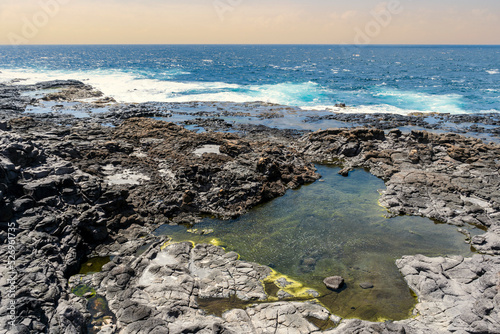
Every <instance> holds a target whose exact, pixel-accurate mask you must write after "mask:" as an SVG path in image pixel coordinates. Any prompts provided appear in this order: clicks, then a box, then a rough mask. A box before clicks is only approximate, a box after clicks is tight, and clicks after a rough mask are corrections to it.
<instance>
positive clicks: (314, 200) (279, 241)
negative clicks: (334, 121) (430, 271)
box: [155, 166, 478, 321]
mask: <svg viewBox="0 0 500 334" xmlns="http://www.w3.org/2000/svg"><path fill="white" fill-rule="evenodd" d="M318 170H319V172H320V173H321V174H322V175H323V180H322V182H316V183H314V184H312V185H308V186H304V187H302V188H301V189H299V190H293V191H288V192H287V193H286V194H285V196H283V197H281V198H278V199H275V200H273V201H272V202H270V203H266V204H264V205H261V206H259V207H256V208H254V209H253V210H252V211H251V212H249V213H248V214H246V215H244V216H242V217H240V218H238V219H235V220H232V221H220V220H216V219H210V218H206V219H204V220H203V222H202V223H200V224H197V225H196V229H198V230H210V231H211V233H210V234H209V235H203V234H196V233H189V232H187V228H186V227H184V226H170V225H165V226H162V227H161V228H159V229H158V230H157V231H156V232H155V234H157V235H168V236H169V237H171V238H172V241H173V242H178V241H186V240H189V241H191V242H194V243H212V244H217V245H220V246H222V247H224V248H225V249H226V250H228V251H235V252H237V253H239V254H240V255H241V258H242V260H246V261H253V262H258V263H261V264H264V265H268V266H270V267H271V268H273V269H275V270H276V271H275V272H273V274H272V275H271V277H270V278H268V279H266V280H265V282H263V284H264V285H265V287H266V290H268V291H269V292H270V293H271V294H270V296H271V298H270V300H274V299H275V297H274V293H275V289H274V288H273V287H272V286H271V285H270V283H272V284H274V283H273V282H274V281H275V280H276V279H278V277H279V275H286V276H284V277H286V278H287V280H289V281H293V282H294V285H293V286H291V287H288V288H284V289H283V290H285V291H286V292H289V293H291V294H292V295H293V296H294V298H295V299H302V300H303V299H305V298H309V299H311V298H312V296H310V295H309V294H308V293H307V291H308V290H309V289H311V288H313V289H315V290H316V291H318V292H319V293H320V295H321V296H320V297H319V298H318V300H319V301H320V302H321V303H322V304H323V305H325V306H326V307H327V308H328V309H329V310H330V311H331V312H332V313H334V314H336V315H339V316H341V317H344V318H359V319H364V320H371V321H385V320H401V319H405V318H408V317H410V316H411V312H412V309H413V307H414V305H415V304H416V298H415V296H414V294H412V292H411V291H410V290H409V288H408V286H407V284H406V283H405V281H404V280H403V277H402V276H401V274H400V273H399V271H398V269H397V267H396V265H395V263H394V262H395V260H396V259H398V258H400V257H401V256H403V255H412V254H423V255H427V256H442V255H456V254H460V255H464V256H468V255H471V249H470V246H469V245H468V244H467V243H465V240H464V236H463V235H462V234H460V233H459V232H458V231H457V228H456V227H455V226H450V225H446V224H439V223H436V222H433V221H432V220H430V219H427V218H422V217H412V216H399V217H394V218H390V219H388V218H385V215H386V214H387V211H386V210H385V209H384V208H382V207H381V206H379V205H378V199H379V193H378V190H379V189H384V188H385V185H384V182H383V181H382V180H380V179H378V178H376V177H374V176H373V175H371V174H369V173H367V172H366V171H364V170H361V169H358V170H354V171H353V172H351V173H350V174H349V177H347V178H345V177H342V176H340V175H338V174H337V172H338V171H339V168H332V167H328V166H318ZM212 230H213V232H212ZM471 232H474V231H471ZM476 232H478V231H476ZM332 275H341V276H343V277H344V278H345V282H346V288H345V289H343V290H342V291H340V292H334V291H330V290H328V289H327V288H326V287H325V286H324V284H323V283H322V281H323V279H324V278H325V277H328V276H332ZM363 282H369V283H371V284H373V286H374V287H373V288H372V289H362V288H361V287H360V286H359V284H360V283H363ZM273 297H274V298H273ZM219 302H220V304H221V305H222V304H227V303H226V302H225V301H219ZM211 303H212V304H216V303H217V301H211ZM236 304H237V303H236ZM220 307H221V308H225V309H227V307H228V306H227V305H224V306H220ZM243 307H244V305H243V306H241V308H243ZM215 308H216V307H215Z"/></svg>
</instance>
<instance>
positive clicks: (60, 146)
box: [0, 81, 500, 333]
mask: <svg viewBox="0 0 500 334" xmlns="http://www.w3.org/2000/svg"><path fill="white" fill-rule="evenodd" d="M82 99H84V101H83V102H76V101H80V100H82ZM44 103H49V105H48V106H49V107H48V110H44V112H33V111H34V110H35V109H36V108H40V106H44ZM45 107H47V106H46V105H45ZM181 107H182V108H187V107H189V108H191V109H193V110H194V111H193V113H190V114H189V117H188V118H186V117H184V116H185V115H182V113H183V111H182V110H184V109H182V108H181ZM210 108H212V109H215V112H216V113H217V114H210V113H209V112H208V111H207V110H212V109H210ZM245 108H246V109H245ZM287 108H288V107H283V106H274V105H268V104H264V103H255V104H245V105H239V106H235V105H234V104H223V103H221V104H218V105H215V106H214V105H211V104H208V103H192V104H189V106H186V105H185V104H182V105H176V106H175V105H171V104H161V103H146V104H126V105H125V104H117V103H115V102H114V101H113V100H112V99H111V98H107V97H104V96H103V95H102V93H100V92H99V91H96V90H95V89H93V88H92V87H89V86H86V85H84V84H83V83H81V82H78V81H52V82H45V83H39V84H36V85H19V84H16V85H14V84H0V134H1V137H0V166H1V168H0V194H1V196H0V226H1V229H0V241H1V246H0V254H1V258H2V262H1V263H0V274H1V276H0V286H1V301H0V319H2V321H1V322H0V323H1V326H2V327H1V328H0V332H5V333H7V332H8V333H87V332H91V333H97V332H100V333H319V332H324V333H424V332H429V331H430V332H432V333H497V332H500V322H499V320H500V319H499V313H498V312H499V311H500V306H499V302H500V296H498V291H499V288H500V282H499V279H500V257H499V255H500V190H499V189H500V175H499V167H500V161H499V157H500V145H498V144H496V143H495V142H498V131H499V129H500V127H499V126H498V125H499V118H498V115H483V116H466V115H457V116H453V115H448V116H436V117H437V118H439V119H441V122H436V121H435V119H434V118H433V119H430V118H429V117H422V116H421V115H415V116H397V115H376V116H375V115H358V114H335V115H331V116H318V117H316V118H315V119H312V118H305V119H303V123H304V124H308V123H311V122H312V123H314V122H319V121H321V120H325V119H326V118H329V120H332V119H334V121H335V122H342V124H341V125H343V124H345V127H344V128H337V129H329V130H318V131H314V132H312V131H311V130H309V129H307V127H304V128H301V129H293V128H286V127H282V128H279V129H275V128H271V127H268V126H265V125H262V124H256V123H252V122H250V123H249V122H235V123H232V122H229V121H228V120H227V119H225V118H224V117H228V115H229V116H230V117H233V118H234V117H240V118H241V119H242V120H243V119H249V118H255V119H260V120H264V121H265V120H271V121H272V120H275V119H278V120H279V119H280V118H285V119H286V117H285V116H283V113H288V112H289V110H288V109H287ZM42 109H43V108H42ZM63 109H64V110H66V111H65V112H58V111H61V110H63ZM97 109H99V110H100V111H99V112H96V110H97ZM68 110H69V112H68ZM176 110H177V111H176ZM231 110H236V111H233V112H231ZM242 110H247V111H248V113H245V112H243V111H242ZM252 110H258V111H259V112H258V113H257V114H252V113H251V111H252ZM47 111H50V112H49V113H47ZM82 111H83V112H84V113H86V117H75V116H74V115H72V114H71V112H74V113H78V112H82ZM293 112H294V113H297V111H296V110H295V111H293ZM180 116H183V118H180V119H179V117H180ZM153 117H155V118H157V119H153ZM164 120H167V121H168V120H171V121H175V120H177V124H174V123H170V122H165V121H164ZM454 122H456V123H464V122H465V123H467V126H466V127H460V128H458V129H456V130H457V131H455V132H458V133H460V132H463V131H472V132H474V133H481V134H483V135H484V134H488V136H489V137H488V138H489V140H488V142H485V141H482V140H481V139H479V138H475V137H464V136H462V135H460V134H457V133H451V132H446V133H439V132H443V131H447V130H450V129H449V126H450V124H451V123H453V124H456V123H454ZM264 123H265V124H266V122H264ZM325 124H328V123H325ZM181 125H182V126H181ZM268 125H272V123H270V124H268ZM193 126H194V127H195V128H197V129H198V130H199V129H200V128H202V129H203V131H198V132H195V131H190V130H188V129H190V128H192V127H193ZM415 126H417V127H418V128H415V129H412V127H415ZM408 127H409V128H408ZM398 128H399V129H398ZM405 128H408V131H405ZM421 128H424V129H427V130H429V131H434V133H432V132H428V131H424V130H422V129H421ZM464 129H465V130H464ZM436 131H437V132H436ZM476 137H477V136H476ZM479 137H480V136H479ZM315 162H333V163H336V164H338V165H341V166H342V167H343V170H342V173H343V174H344V175H348V173H349V171H350V170H351V169H352V168H356V167H363V168H367V169H369V170H370V172H371V173H372V174H374V175H376V176H378V177H381V178H383V179H384V180H385V181H386V185H387V189H386V190H385V191H384V192H383V194H382V196H381V199H380V202H381V204H382V205H384V206H385V207H387V208H388V210H389V211H390V214H393V215H398V214H411V215H421V216H425V217H429V218H433V219H436V220H439V221H442V222H445V223H448V224H453V225H457V226H459V227H460V226H464V225H465V226H466V225H474V226H477V227H480V228H482V229H484V230H485V233H484V234H483V235H479V236H474V237H470V236H469V238H470V239H469V241H470V244H471V246H472V247H474V249H476V250H477V251H478V254H477V255H474V256H473V257H472V258H465V259H464V258H461V257H458V256H451V255H450V257H447V258H428V257H423V256H420V255H413V256H405V257H403V258H402V259H400V260H398V261H397V263H396V265H397V266H398V268H399V269H400V271H401V273H402V274H403V275H404V277H405V280H406V281H407V282H408V285H409V287H410V288H411V289H412V290H413V291H414V292H415V293H416V294H417V296H418V300H419V303H418V304H417V307H416V309H415V311H414V317H413V318H411V319H408V320H403V321H396V322H391V321H388V322H382V323H370V322H367V321H361V320H355V319H351V320H347V319H344V320H342V319H340V318H339V317H337V316H336V315H333V314H331V313H330V312H329V311H328V310H327V309H325V308H324V307H323V306H321V305H320V304H319V303H317V302H316V301H315V299H314V292H309V293H310V298H308V299H309V300H307V301H302V302H299V301H290V300H287V299H286V297H287V292H286V289H285V288H282V289H280V291H282V292H281V293H279V294H278V296H282V300H272V299H271V298H270V297H269V295H268V294H267V293H266V289H265V286H264V284H263V282H264V281H265V280H266V279H268V278H269V277H270V276H272V271H271V269H270V268H268V267H265V266H262V265H260V264H255V263H247V262H245V261H241V260H240V259H239V257H238V255H237V254H235V253H231V252H229V253H226V252H225V251H224V250H223V249H222V248H220V247H218V246H215V245H192V244H190V243H178V244H176V243H169V240H168V239H165V238H159V237H154V236H152V231H153V230H154V229H155V228H157V227H158V226H160V225H162V224H194V223H196V222H197V221H199V219H200V217H201V215H206V214H209V215H215V216H218V217H221V218H231V217H236V216H238V215H241V214H243V213H245V212H246V211H248V210H249V209H250V208H252V207H254V206H255V205H257V204H259V203H263V202H265V201H269V200H271V199H273V198H276V197H278V196H281V195H283V194H284V193H285V192H286V191H287V190H288V189H294V188H297V187H300V186H301V185H303V184H307V183H311V182H314V181H315V180H317V179H319V178H320V175H318V174H317V173H316V171H315V167H314V163H315ZM12 226H15V227H14V228H13V227H12ZM9 228H11V229H10V230H9ZM14 234H15V238H12V236H13V235H14ZM12 240H14V242H12ZM9 242H10V244H11V245H14V249H15V252H13V251H12V249H13V248H12V247H10V248H9ZM11 253H14V255H11ZM9 255H11V256H12V257H11V258H9ZM95 256H112V259H111V261H110V262H109V263H107V264H105V265H104V266H103V267H102V271H100V272H98V273H95V274H92V275H76V274H78V271H79V268H80V266H81V265H82V263H83V262H84V261H85V260H86V259H89V258H93V257H95ZM9 259H12V260H14V259H15V268H12V266H11V265H10V264H9ZM11 262H12V261H11ZM13 273H15V274H17V276H15V277H14V276H13ZM75 275H76V276H75ZM12 277H14V278H15V279H14V280H12ZM285 285H286V284H285ZM82 286H84V287H86V289H87V290H85V292H84V293H82V294H75V293H74V291H75V289H76V288H78V287H82ZM12 288H15V289H14V290H15V298H12V296H10V291H11V289H12ZM78 295H80V296H78ZM231 297H237V298H238V299H239V300H242V301H245V302H247V307H246V308H245V309H240V308H234V309H231V310H229V311H227V312H224V313H223V314H222V315H221V316H215V315H209V314H207V312H206V311H204V310H203V309H202V308H201V307H200V304H199V302H198V299H199V298H231ZM11 300H15V303H16V315H17V318H16V321H15V325H14V326H10V324H9V322H10V318H9V316H10V308H9V307H10V301H11ZM252 302H255V304H254V305H250V304H251V303H252ZM95 305H100V308H99V307H95ZM248 305H250V306H248ZM320 324H324V325H320Z"/></svg>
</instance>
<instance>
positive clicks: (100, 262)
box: [78, 256, 111, 275]
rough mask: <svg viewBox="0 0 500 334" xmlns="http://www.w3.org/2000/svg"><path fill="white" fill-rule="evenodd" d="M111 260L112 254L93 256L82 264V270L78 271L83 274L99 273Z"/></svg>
mask: <svg viewBox="0 0 500 334" xmlns="http://www.w3.org/2000/svg"><path fill="white" fill-rule="evenodd" d="M109 261H111V257H110V256H104V257H93V258H91V259H89V260H87V261H86V262H85V263H84V264H82V265H81V267H80V271H79V272H78V273H79V274H82V275H90V274H93V273H98V272H100V271H101V270H102V267H103V266H104V265H105V264H106V263H108V262H109Z"/></svg>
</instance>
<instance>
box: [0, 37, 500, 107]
mask: <svg viewBox="0 0 500 334" xmlns="http://www.w3.org/2000/svg"><path fill="white" fill-rule="evenodd" d="M0 72H1V73H0V81H9V80H11V79H14V78H23V79H28V81H40V80H47V79H54V78H73V79H79V80H84V81H85V82H88V83H89V84H92V85H94V86H95V87H97V88H99V89H101V90H102V91H103V92H104V93H105V94H107V95H111V96H113V97H115V98H116V99H117V100H118V101H123V102H146V101H168V102H187V101H231V102H252V101H264V102H271V103H277V104H283V105H290V106H298V107H303V108H304V109H320V110H323V109H329V108H332V107H333V106H334V105H335V104H336V103H340V102H343V103H346V104H347V105H348V106H351V107H352V108H349V109H347V110H346V111H347V112H391V113H401V114H406V113H409V112H418V111H420V112H438V113H455V114H456V113H480V112H499V111H500V46H362V47H358V46H327V45H308V46H300V45H217V46H216V45H206V46H203V45H114V46H21V47H11V46H0Z"/></svg>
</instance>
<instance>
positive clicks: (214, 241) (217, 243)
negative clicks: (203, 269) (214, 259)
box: [210, 238, 240, 257]
mask: <svg viewBox="0 0 500 334" xmlns="http://www.w3.org/2000/svg"><path fill="white" fill-rule="evenodd" d="M210 243H211V244H212V245H214V246H218V247H220V245H221V244H222V242H221V241H220V240H219V239H217V238H213V239H212V240H210ZM221 248H222V249H224V247H221ZM239 256H240V254H238V257H239Z"/></svg>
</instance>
